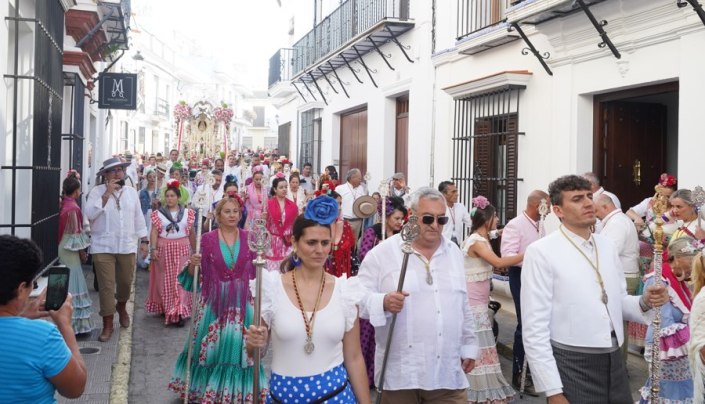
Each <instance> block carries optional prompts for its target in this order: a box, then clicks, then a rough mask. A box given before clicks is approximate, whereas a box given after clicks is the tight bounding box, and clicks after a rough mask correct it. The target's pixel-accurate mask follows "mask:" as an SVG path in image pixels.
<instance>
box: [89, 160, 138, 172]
mask: <svg viewBox="0 0 705 404" xmlns="http://www.w3.org/2000/svg"><path fill="white" fill-rule="evenodd" d="M129 165H130V163H123V162H122V160H120V159H119V158H118V157H111V158H109V159H107V160H105V161H104V162H103V167H101V168H100V170H98V174H97V175H103V174H105V173H106V172H107V171H110V170H112V169H113V168H117V167H122V168H125V167H127V166H129Z"/></svg>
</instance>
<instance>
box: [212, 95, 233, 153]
mask: <svg viewBox="0 0 705 404" xmlns="http://www.w3.org/2000/svg"><path fill="white" fill-rule="evenodd" d="M213 116H214V117H215V121H216V122H222V123H223V124H224V125H225V133H224V134H223V140H224V145H223V146H224V147H223V150H228V133H229V132H230V122H232V120H233V116H235V113H234V112H233V110H232V108H230V107H229V106H228V104H227V103H225V102H223V103H221V106H220V107H216V108H214V109H213Z"/></svg>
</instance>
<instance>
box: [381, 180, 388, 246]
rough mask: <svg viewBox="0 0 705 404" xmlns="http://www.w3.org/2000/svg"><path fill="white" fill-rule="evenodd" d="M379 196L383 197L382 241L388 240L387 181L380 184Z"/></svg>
mask: <svg viewBox="0 0 705 404" xmlns="http://www.w3.org/2000/svg"><path fill="white" fill-rule="evenodd" d="M379 195H380V196H381V197H382V217H381V218H380V220H381V221H382V241H384V240H386V239H387V221H386V220H385V218H384V216H385V215H386V214H387V196H389V184H388V183H387V180H386V179H385V180H382V182H381V183H380V184H379Z"/></svg>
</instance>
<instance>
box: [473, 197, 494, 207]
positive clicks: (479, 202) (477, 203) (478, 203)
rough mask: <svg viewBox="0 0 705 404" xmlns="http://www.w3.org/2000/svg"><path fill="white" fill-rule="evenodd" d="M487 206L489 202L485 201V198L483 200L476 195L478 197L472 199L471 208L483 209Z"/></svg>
mask: <svg viewBox="0 0 705 404" xmlns="http://www.w3.org/2000/svg"><path fill="white" fill-rule="evenodd" d="M489 204H490V201H489V200H487V198H485V197H484V196H482V195H478V196H476V197H474V198H472V206H473V207H475V208H478V209H484V208H486V207H487V205H489Z"/></svg>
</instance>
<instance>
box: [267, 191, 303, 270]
mask: <svg viewBox="0 0 705 404" xmlns="http://www.w3.org/2000/svg"><path fill="white" fill-rule="evenodd" d="M298 213H299V209H298V207H297V206H296V204H295V203H294V202H292V201H291V200H289V199H286V198H285V199H284V209H283V210H282V209H281V208H280V206H279V200H278V199H277V198H271V199H269V201H268V202H267V231H269V234H270V235H271V241H270V244H269V251H268V252H267V256H266V258H267V269H268V270H269V271H279V265H280V264H281V262H282V261H283V260H284V259H285V258H286V257H287V256H288V255H289V253H291V250H292V246H291V234H292V230H293V227H294V220H296V217H297V216H298Z"/></svg>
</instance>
